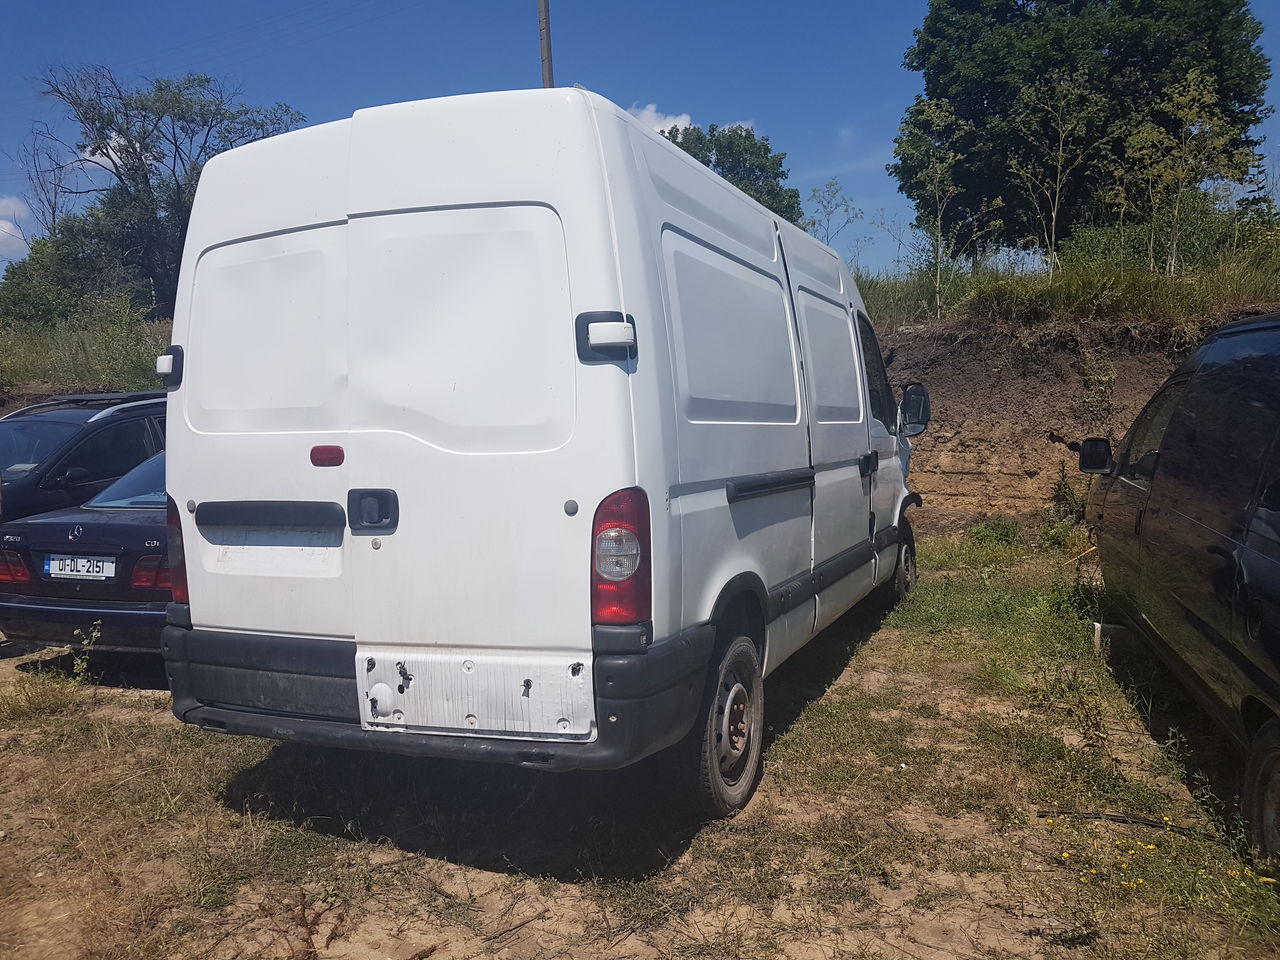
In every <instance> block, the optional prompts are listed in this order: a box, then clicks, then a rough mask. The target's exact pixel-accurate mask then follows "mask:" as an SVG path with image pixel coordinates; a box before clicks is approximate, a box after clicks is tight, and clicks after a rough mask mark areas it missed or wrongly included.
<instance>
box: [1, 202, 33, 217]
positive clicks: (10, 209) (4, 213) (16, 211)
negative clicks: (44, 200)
mask: <svg viewBox="0 0 1280 960" xmlns="http://www.w3.org/2000/svg"><path fill="white" fill-rule="evenodd" d="M29 216H31V208H30V207H28V206H27V202H26V201H25V200H23V199H22V198H21V197H0V220H7V221H15V220H25V219H26V218H27V217H29Z"/></svg>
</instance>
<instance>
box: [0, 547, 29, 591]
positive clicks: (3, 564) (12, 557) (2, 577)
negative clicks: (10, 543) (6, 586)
mask: <svg viewBox="0 0 1280 960" xmlns="http://www.w3.org/2000/svg"><path fill="white" fill-rule="evenodd" d="M30 582H31V571H30V570H28V569H27V562H26V561H25V560H23V559H22V554H20V553H14V552H13V551H12V550H0V583H30Z"/></svg>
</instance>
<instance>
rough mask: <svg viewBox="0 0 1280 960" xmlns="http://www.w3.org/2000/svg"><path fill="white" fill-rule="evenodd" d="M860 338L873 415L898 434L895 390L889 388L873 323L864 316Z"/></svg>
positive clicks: (859, 319)
mask: <svg viewBox="0 0 1280 960" xmlns="http://www.w3.org/2000/svg"><path fill="white" fill-rule="evenodd" d="M858 337H859V338H860V339H861V340H862V361H863V363H864V364H866V367H867V395H868V398H869V400H870V404H871V415H872V416H873V417H875V418H876V419H877V420H879V421H880V422H881V423H883V424H884V427H885V429H886V430H888V431H889V432H890V433H897V432H898V404H897V402H896V401H895V400H894V399H893V390H892V388H890V386H889V374H888V373H887V372H886V371H885V368H884V358H883V357H882V356H880V344H879V343H877V342H876V332H875V330H874V329H872V327H871V321H870V320H868V319H867V318H866V317H864V316H863V315H862V314H858Z"/></svg>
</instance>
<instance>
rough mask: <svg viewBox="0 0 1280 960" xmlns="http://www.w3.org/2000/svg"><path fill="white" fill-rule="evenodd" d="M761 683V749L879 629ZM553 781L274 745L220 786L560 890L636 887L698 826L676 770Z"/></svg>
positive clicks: (282, 811)
mask: <svg viewBox="0 0 1280 960" xmlns="http://www.w3.org/2000/svg"><path fill="white" fill-rule="evenodd" d="M866 607H867V608H866V609H858V610H854V611H852V612H851V613H850V614H848V615H846V616H845V617H844V618H843V619H842V620H840V621H839V622H837V623H836V624H833V625H832V626H831V627H830V628H828V629H827V630H826V631H824V632H823V633H822V634H821V635H820V636H819V637H817V638H816V639H815V640H814V641H813V642H812V643H810V644H809V645H807V646H806V647H805V648H804V649H802V650H801V651H800V652H798V653H797V654H795V656H793V657H792V658H791V659H790V660H789V661H788V662H787V663H786V664H784V665H783V666H782V667H780V668H779V669H778V671H777V672H776V673H775V674H774V675H773V676H771V677H770V678H769V681H768V683H767V684H766V690H765V704H766V706H765V723H766V728H767V733H766V741H765V742H766V747H767V745H768V744H769V743H771V742H773V740H774V739H776V738H777V737H778V736H781V735H782V734H783V733H785V732H786V731H787V730H788V729H789V728H790V727H791V725H792V724H793V723H794V722H795V721H796V719H797V717H799V715H800V713H801V712H802V711H803V710H804V708H805V706H807V705H808V704H809V703H810V702H812V701H813V700H816V699H818V698H819V697H821V696H822V695H823V693H824V692H825V691H826V690H827V688H828V687H829V686H830V685H831V683H832V682H833V681H834V680H835V679H836V678H837V677H838V676H839V675H840V673H841V672H842V671H843V670H844V668H845V667H846V666H847V665H848V663H849V661H850V659H851V658H852V657H853V655H854V654H855V652H856V651H857V649H858V648H859V647H860V646H861V645H862V644H863V643H864V642H865V641H866V640H867V638H868V637H869V636H871V634H872V633H873V632H874V631H875V630H876V629H877V628H878V627H879V625H880V622H881V620H882V619H883V611H882V610H880V609H879V608H874V607H870V605H866ZM665 760H666V758H664V757H661V756H660V757H654V758H650V759H648V760H645V761H642V762H641V763H638V764H635V765H634V766H632V767H629V768H627V769H624V770H618V771H612V772H576V773H562V774H552V773H544V772H539V771H534V770H524V769H520V768H517V767H506V766H498V765H493V764H480V763H466V762H459V761H444V760H428V759H413V758H406V757H398V756H392V755H388V754H377V753H361V752H354V751H345V750H336V749H325V748H318V747H309V746H303V745H300V744H293V743H282V744H280V745H279V746H277V747H276V748H275V749H274V750H272V751H271V753H270V754H269V755H268V756H267V757H266V758H265V759H264V760H262V761H261V762H260V763H258V764H255V765H254V766H252V767H249V768H247V769H246V770H244V771H242V772H241V773H240V774H238V775H237V776H236V777H235V779H234V780H232V781H231V783H230V784H228V786H227V788H226V790H225V791H224V794H223V797H222V800H223V802H224V803H225V804H226V805H227V806H228V807H229V808H231V809H233V810H236V811H241V810H247V811H250V812H252V813H254V814H255V815H260V816H261V815H265V816H269V817H273V818H280V819H285V820H289V821H292V822H293V823H295V824H297V825H299V826H301V827H304V828H306V829H310V830H315V831H318V832H322V833H326V834H330V835H335V836H342V837H349V838H351V839H356V840H368V841H375V842H389V843H391V844H393V845H394V846H396V847H398V848H400V849H402V850H407V851H412V852H414V853H419V854H422V855H425V856H429V857H433V858H437V859H442V860H447V861H450V862H452V863H456V864H460V865H465V866H469V867H477V868H481V869H488V870H497V871H514V872H519V873H524V874H529V875H533V876H550V877H555V878H556V879H559V880H564V881H582V880H590V879H597V880H635V879H643V878H645V877H648V876H651V875H653V874H654V873H657V872H659V871H661V870H663V869H664V868H665V867H666V866H667V865H668V864H669V863H670V862H671V861H672V860H673V859H675V858H676V857H678V856H680V854H681V853H683V852H684V850H685V849H687V848H688V846H689V844H690V843H691V842H692V840H693V838H694V837H695V836H696V834H697V832H698V829H699V827H700V824H699V823H698V822H696V821H695V820H694V819H692V818H691V817H690V816H689V815H687V814H685V813H683V812H681V806H680V804H679V802H678V799H677V798H678V791H676V790H675V789H673V786H674V784H673V783H672V778H673V777H676V776H678V771H677V770H675V769H672V768H671V767H670V766H669V765H668V764H667V763H666V762H665Z"/></svg>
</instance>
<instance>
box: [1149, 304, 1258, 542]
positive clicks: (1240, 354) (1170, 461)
mask: <svg viewBox="0 0 1280 960" xmlns="http://www.w3.org/2000/svg"><path fill="white" fill-rule="evenodd" d="M1278 423H1280V330H1274V329H1273V330H1265V329H1264V330H1254V331H1249V332H1245V333H1239V334H1234V335H1227V336H1223V337H1221V338H1220V339H1218V340H1216V341H1212V342H1210V344H1209V346H1208V349H1207V350H1205V352H1204V357H1203V359H1202V360H1201V362H1200V365H1199V367H1198V368H1197V370H1196V372H1195V374H1194V375H1193V376H1192V378H1191V381H1190V383H1189V384H1188V385H1187V390H1186V393H1185V395H1184V396H1183V400H1182V405H1181V407H1180V408H1179V409H1178V412H1177V414H1176V415H1175V416H1174V418H1173V421H1172V422H1171V423H1170V425H1169V432H1168V438H1167V440H1166V446H1167V448H1168V456H1167V457H1166V458H1165V459H1164V461H1163V462H1162V463H1161V466H1160V471H1161V475H1162V479H1161V487H1162V489H1163V488H1165V487H1166V484H1167V490H1166V492H1165V493H1163V494H1162V495H1163V496H1164V497H1166V498H1167V499H1168V501H1169V504H1170V506H1172V507H1173V508H1174V509H1175V510H1177V511H1178V512H1179V513H1182V514H1183V515H1184V516H1187V517H1190V518H1191V519H1192V520H1195V521H1196V522H1198V523H1201V524H1204V525H1205V526H1207V527H1210V528H1211V529H1214V530H1216V531H1218V532H1219V533H1222V534H1225V535H1227V536H1231V537H1239V536H1241V535H1242V534H1243V526H1244V521H1245V516H1246V513H1247V511H1248V508H1249V505H1250V501H1251V500H1252V499H1253V497H1254V494H1255V491H1256V487H1257V483H1258V477H1259V474H1260V473H1261V472H1262V462H1263V459H1264V458H1265V457H1266V455H1267V452H1268V450H1269V449H1270V446H1271V441H1272V438H1273V437H1274V436H1275V434H1276V426H1277V424H1278Z"/></svg>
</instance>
